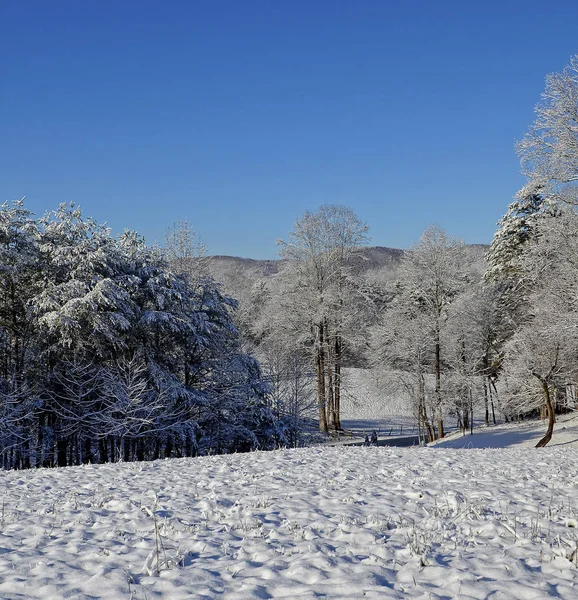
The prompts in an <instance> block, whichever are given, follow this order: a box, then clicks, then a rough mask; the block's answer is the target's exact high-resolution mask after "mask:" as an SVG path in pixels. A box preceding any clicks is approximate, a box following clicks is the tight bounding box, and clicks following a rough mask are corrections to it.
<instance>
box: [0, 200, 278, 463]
mask: <svg viewBox="0 0 578 600" xmlns="http://www.w3.org/2000/svg"><path fill="white" fill-rule="evenodd" d="M176 241H177V240H176V239H174V240H173V243H172V244H169V245H168V249H167V250H166V251H165V250H160V249H158V248H150V247H147V246H146V244H145V243H144V240H143V239H142V238H141V237H140V236H139V235H138V234H136V233H134V232H125V233H124V234H123V235H121V236H120V237H119V238H114V237H112V236H111V234H110V231H109V230H108V229H107V228H106V227H105V226H103V225H100V224H98V223H96V222H95V221H94V220H93V219H90V218H84V217H83V215H82V213H81V211H80V209H79V208H77V207H75V206H74V205H72V204H71V205H64V204H63V205H61V206H60V207H59V208H58V210H56V211H53V212H50V213H48V214H47V215H45V216H44V217H42V218H39V219H35V218H34V217H33V215H32V214H31V213H30V212H29V211H28V210H27V209H26V207H25V204H24V202H23V201H16V202H13V203H11V204H9V203H6V204H4V205H3V206H2V207H1V208H0V465H1V466H2V467H4V468H26V467H35V466H65V465H73V464H80V463H87V462H106V461H112V460H137V459H138V460H144V459H152V458H163V457H171V456H194V455H197V454H209V453H219V452H234V451H243V450H250V449H254V448H271V447H275V446H276V445H278V444H280V443H284V438H283V435H284V434H283V427H282V424H281V423H279V422H278V421H277V420H276V419H275V418H274V415H273V414H272V412H271V411H270V410H269V409H268V407H267V402H266V395H267V391H268V387H267V385H266V383H265V381H264V380H263V378H262V375H261V371H260V367H259V364H258V363H257V361H256V360H255V359H254V358H252V357H251V356H249V355H248V354H246V353H244V352H243V351H242V348H241V343H240V339H239V334H238V330H237V328H236V326H235V323H234V319H233V316H232V315H233V311H234V308H235V301H234V300H232V299H231V298H229V297H227V296H225V295H224V294H223V293H222V292H221V291H220V289H219V287H218V285H217V284H216V283H215V282H214V281H212V280H211V279H210V278H209V277H206V276H203V275H202V274H201V273H198V274H197V275H196V276H195V277H191V276H190V274H189V276H188V275H187V274H186V273H183V272H178V269H176V271H177V272H175V269H173V270H171V269H169V267H168V262H167V259H168V257H169V256H170V251H169V249H170V248H172V251H173V253H175V252H177V250H178V245H177V244H176Z"/></svg>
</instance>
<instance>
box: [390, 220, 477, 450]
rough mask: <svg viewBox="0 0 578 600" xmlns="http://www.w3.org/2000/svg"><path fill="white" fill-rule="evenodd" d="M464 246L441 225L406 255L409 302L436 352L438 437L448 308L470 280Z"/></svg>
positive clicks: (403, 281) (440, 433)
mask: <svg viewBox="0 0 578 600" xmlns="http://www.w3.org/2000/svg"><path fill="white" fill-rule="evenodd" d="M464 259H465V252H464V243H463V242H462V241H461V240H459V239H457V238H452V237H450V236H448V234H447V233H446V232H445V231H444V230H443V229H441V228H440V227H438V226H430V227H428V228H427V229H426V230H425V231H424V233H423V235H422V237H421V239H420V241H419V242H418V243H417V244H415V245H414V246H413V247H412V248H411V249H410V251H409V252H407V254H406V255H405V257H404V259H403V261H402V266H401V268H400V278H401V281H400V285H401V286H402V289H403V292H404V294H405V296H406V297H407V298H408V300H409V301H411V302H413V303H415V305H416V307H418V308H419V310H420V311H421V312H422V314H423V315H424V317H426V321H427V326H428V331H429V335H430V340H431V345H432V349H433V373H434V377H435V406H436V409H435V412H436V420H437V429H438V431H437V435H438V438H442V437H443V436H444V423H443V395H442V328H443V327H444V326H445V323H446V318H447V313H448V308H449V306H450V304H451V303H452V302H453V301H454V299H455V298H456V297H457V295H458V294H459V293H460V291H461V290H463V289H464V287H465V286H466V285H467V283H468V280H467V276H466V270H465V260H464Z"/></svg>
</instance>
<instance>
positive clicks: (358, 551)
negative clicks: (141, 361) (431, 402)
mask: <svg viewBox="0 0 578 600" xmlns="http://www.w3.org/2000/svg"><path fill="white" fill-rule="evenodd" d="M474 437H475V436H474ZM577 464H578V449H576V448H574V447H571V446H558V447H553V448H545V449H541V450H535V449H533V448H528V449H525V448H514V449H508V448H506V449H499V450H476V449H469V450H456V449H443V448H408V449H396V448H361V447H347V448H343V447H329V448H309V449H301V450H289V451H277V452H271V453H265V452H263V453H260V452H259V453H252V454H244V455H243V454H239V455H234V456H217V457H207V458H198V459H178V460H167V461H159V462H151V463H133V464H112V465H102V466H85V467H74V468H67V469H60V470H57V469H54V470H36V471H33V470H30V471H19V472H18V471H13V472H3V473H0V477H1V480H2V484H3V486H2V499H1V506H0V531H1V534H0V598H3V599H10V600H15V599H25V598H26V599H32V598H42V599H43V600H49V599H54V600H56V599H58V600H60V599H62V598H85V599H89V598H91V599H94V598H103V599H116V598H123V599H131V598H132V599H146V598H148V599H153V598H164V599H170V600H181V599H185V598H186V599H190V598H198V599H205V600H206V599H212V598H225V599H226V598H230V599H234V600H243V599H249V598H287V599H296V598H299V599H313V598H330V599H339V598H342V599H351V598H363V597H365V598H380V599H381V598H399V599H401V598H420V599H424V600H425V599H442V598H443V599H450V598H460V599H474V598H475V599H481V598H488V599H489V598H491V599H495V600H497V599H515V598H519V599H523V600H531V599H538V598H550V597H555V598H563V599H567V600H570V599H572V600H574V599H576V598H578V585H577V584H578V569H577V567H576V563H577V561H578V556H577V552H576V547H577V543H578V527H577V526H578V477H577V467H576V465H577Z"/></svg>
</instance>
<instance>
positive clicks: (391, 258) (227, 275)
mask: <svg viewBox="0 0 578 600" xmlns="http://www.w3.org/2000/svg"><path fill="white" fill-rule="evenodd" d="M403 252H404V251H403V250H397V249H395V248H385V247H383V246H367V247H363V248H359V249H357V250H356V251H355V252H354V254H353V256H352V258H351V260H350V269H351V271H352V272H353V273H354V274H355V275H357V276H359V275H363V274H367V273H369V272H371V271H382V272H391V271H393V269H395V267H396V266H397V265H398V264H399V261H400V260H401V257H402V256H403ZM204 264H205V267H206V269H207V271H208V273H209V274H210V275H211V276H212V277H213V278H214V279H215V280H216V281H218V282H219V283H221V284H222V285H223V288H224V290H225V292H226V293H228V294H230V295H232V296H233V297H234V298H237V299H238V300H241V301H243V300H244V299H245V298H248V296H249V294H250V291H251V288H252V287H253V285H254V284H255V283H256V282H258V281H262V280H267V279H269V278H271V277H275V276H276V275H278V274H279V273H280V272H281V271H282V270H283V269H284V267H285V265H286V261H284V260H282V259H279V260H255V259H252V258H240V257H237V256H218V255H217V256H208V257H207V258H206V260H205V261H204Z"/></svg>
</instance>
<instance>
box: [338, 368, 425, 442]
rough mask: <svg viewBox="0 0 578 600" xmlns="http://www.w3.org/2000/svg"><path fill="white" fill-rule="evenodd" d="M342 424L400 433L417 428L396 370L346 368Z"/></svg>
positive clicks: (349, 426) (366, 429)
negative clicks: (401, 429)
mask: <svg viewBox="0 0 578 600" xmlns="http://www.w3.org/2000/svg"><path fill="white" fill-rule="evenodd" d="M342 386H343V390H342V393H343V395H342V398H341V422H342V425H343V426H344V427H345V429H348V430H351V429H353V430H362V431H369V432H371V431H372V430H376V431H380V432H384V433H389V431H390V430H391V429H392V428H393V431H392V433H394V432H396V433H399V430H400V427H403V429H404V430H406V431H407V430H408V429H411V428H412V427H414V426H415V418H414V416H413V415H412V413H411V410H410V409H409V407H411V401H410V399H409V398H408V395H407V392H406V391H405V390H404V389H403V387H402V386H401V385H400V378H399V374H398V373H397V372H395V371H385V372H379V373H377V372H376V371H372V370H371V369H359V368H347V369H343V381H342Z"/></svg>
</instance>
